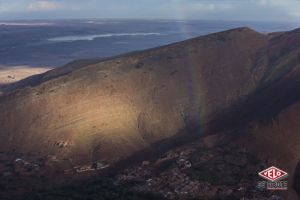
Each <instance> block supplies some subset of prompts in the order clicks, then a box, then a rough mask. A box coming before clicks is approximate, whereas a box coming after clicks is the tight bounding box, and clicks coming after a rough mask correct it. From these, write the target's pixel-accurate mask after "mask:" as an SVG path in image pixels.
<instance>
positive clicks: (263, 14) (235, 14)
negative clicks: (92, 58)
mask: <svg viewBox="0 0 300 200" xmlns="http://www.w3.org/2000/svg"><path fill="white" fill-rule="evenodd" d="M299 10H300V1H299V0H246V1H235V0H223V1H218V0H210V1H208V0H168V1H165V0H164V1H163V0H151V1H149V0H139V1H138V0H131V1H126V0H125V1H124V0H123V1H121V0H112V1H109V2H107V1H103V0H86V1H79V0H72V1H70V0H68V1H67V0H24V1H22V2H20V1H17V0H0V20H38V19H42V20H51V19H52V20H57V19H165V20H225V21H232V20H234V21H276V22H297V21H299V20H300V14H299Z"/></svg>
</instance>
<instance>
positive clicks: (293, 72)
mask: <svg viewBox="0 0 300 200" xmlns="http://www.w3.org/2000/svg"><path fill="white" fill-rule="evenodd" d="M299 67H300V30H299V29H298V30H294V31H290V32H285V33H276V34H261V33H258V32H255V31H253V30H251V29H249V28H239V29H234V30H229V31H225V32H220V33H216V34H210V35H207V36H203V37H199V38H195V39H191V40H187V41H184V42H180V43H176V44H172V45H168V46H163V47H159V48H155V49H150V50H147V51H142V52H135V53H131V54H126V55H122V56H119V57H115V58H111V59H105V60H97V59H95V60H81V61H75V62H73V63H70V64H68V65H66V66H65V67H62V68H58V69H54V70H52V71H49V72H47V73H45V74H41V75H36V76H33V77H30V78H27V79H25V80H23V81H20V82H18V83H15V84H13V85H10V86H9V87H6V91H5V93H4V94H3V95H2V96H1V97H0V124H1V129H0V135H1V141H0V152H1V153H2V154H3V157H5V156H6V157H9V158H10V160H12V159H15V158H18V157H22V159H25V160H32V162H37V160H44V161H45V160H47V159H48V160H49V158H50V160H51V162H55V163H56V165H57V163H59V164H58V165H59V166H60V168H61V170H67V169H69V168H73V167H75V166H77V165H79V166H83V165H86V164H91V163H94V164H95V163H96V165H98V164H100V163H101V166H102V167H103V166H110V165H113V164H114V163H116V162H118V161H120V160H124V159H125V158H127V157H128V156H132V155H135V153H139V152H141V151H142V150H145V149H147V148H150V149H151V148H152V149H153V148H154V149H157V150H163V149H167V148H171V147H172V145H173V144H175V143H176V144H178V143H183V142H188V141H189V140H193V139H194V138H196V137H202V136H205V135H209V134H214V135H215V134H216V135H218V134H221V135H224V133H226V134H228V135H230V139H231V140H230V141H231V143H233V144H235V145H237V146H238V145H240V146H242V147H244V148H246V149H247V151H249V152H251V153H255V154H257V155H258V157H259V159H261V160H267V161H268V163H270V164H271V163H273V164H274V165H276V166H278V167H280V168H282V169H285V170H287V171H288V172H289V174H290V176H289V183H290V188H292V187H293V186H295V188H296V189H297V188H298V187H299V186H297V185H299V183H298V182H297V179H295V180H294V178H295V177H296V176H295V175H294V174H296V175H297V174H299V173H300V172H298V171H297V170H296V166H297V164H298V162H299V158H300V153H299V152H300V151H299V150H300V149H299V148H300V138H299V134H298V132H299V129H300V125H299V123H298V113H299V112H300V107H299V105H300V104H299V97H300V91H299V87H298V86H300V85H299V84H300V82H299V80H300V69H299ZM232 136H234V137H232ZM228 137H229V136H228ZM178 138H179V139H178ZM178 141H179V142H178ZM45 162H46V161H45ZM47 162H48V161H47ZM103 163H104V164H103ZM101 166H100V168H101ZM0 167H1V166H0ZM298 168H299V167H298ZM85 169H86V168H85ZM82 170H84V169H82ZM79 171H80V170H79ZM298 190H299V191H300V189H299V188H298ZM289 195H290V197H289V198H290V199H293V198H295V194H294V193H293V191H292V190H291V192H290V193H289Z"/></svg>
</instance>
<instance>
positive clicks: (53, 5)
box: [27, 0, 62, 11]
mask: <svg viewBox="0 0 300 200" xmlns="http://www.w3.org/2000/svg"><path fill="white" fill-rule="evenodd" d="M61 7H62V5H61V4H59V3H57V2H52V1H48V0H41V1H37V2H34V3H30V4H29V5H28V7H27V9H28V10H30V11H50V10H57V9H60V8H61Z"/></svg>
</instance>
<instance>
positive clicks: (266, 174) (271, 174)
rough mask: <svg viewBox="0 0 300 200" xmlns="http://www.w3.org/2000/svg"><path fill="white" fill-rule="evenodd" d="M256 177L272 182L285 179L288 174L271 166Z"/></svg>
mask: <svg viewBox="0 0 300 200" xmlns="http://www.w3.org/2000/svg"><path fill="white" fill-rule="evenodd" d="M258 175H259V176H261V177H262V178H264V179H267V180H269V181H272V182H274V181H279V180H282V179H284V178H286V177H287V176H288V173H287V172H285V171H283V170H281V169H278V168H276V167H274V166H272V167H269V168H268V169H265V170H263V171H261V172H259V173H258Z"/></svg>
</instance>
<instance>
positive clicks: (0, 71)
mask: <svg viewBox="0 0 300 200" xmlns="http://www.w3.org/2000/svg"><path fill="white" fill-rule="evenodd" d="M50 69H52V68H49V67H31V66H4V65H0V86H1V85H2V86H3V85H7V84H10V83H14V82H17V81H19V80H22V79H24V78H27V77H29V76H32V75H35V74H41V73H44V72H46V71H48V70H50Z"/></svg>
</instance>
